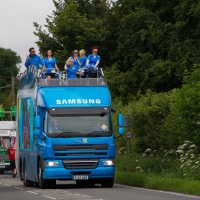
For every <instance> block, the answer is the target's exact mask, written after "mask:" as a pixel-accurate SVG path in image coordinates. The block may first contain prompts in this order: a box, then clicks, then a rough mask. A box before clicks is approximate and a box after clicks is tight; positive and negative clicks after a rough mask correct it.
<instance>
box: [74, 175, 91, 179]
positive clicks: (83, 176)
mask: <svg viewBox="0 0 200 200" xmlns="http://www.w3.org/2000/svg"><path fill="white" fill-rule="evenodd" d="M73 179H74V180H87V179H88V176H87V175H75V176H74V177H73Z"/></svg>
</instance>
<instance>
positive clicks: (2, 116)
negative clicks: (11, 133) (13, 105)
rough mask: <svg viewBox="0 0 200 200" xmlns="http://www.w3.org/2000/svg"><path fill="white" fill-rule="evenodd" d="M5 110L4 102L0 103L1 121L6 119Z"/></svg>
mask: <svg viewBox="0 0 200 200" xmlns="http://www.w3.org/2000/svg"><path fill="white" fill-rule="evenodd" d="M4 116H5V110H4V107H3V104H1V105H0V121H4Z"/></svg>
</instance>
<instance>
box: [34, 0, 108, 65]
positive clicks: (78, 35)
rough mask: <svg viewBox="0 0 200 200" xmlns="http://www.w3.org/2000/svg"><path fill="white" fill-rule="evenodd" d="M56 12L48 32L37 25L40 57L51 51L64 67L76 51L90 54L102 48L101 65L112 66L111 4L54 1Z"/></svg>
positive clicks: (48, 21) (71, 0)
mask: <svg viewBox="0 0 200 200" xmlns="http://www.w3.org/2000/svg"><path fill="white" fill-rule="evenodd" d="M54 5H55V7H56V10H55V11H54V12H53V15H52V16H48V17H47V18H46V22H47V24H46V25H45V26H46V28H47V29H48V32H46V31H44V30H42V27H41V26H40V25H39V24H38V23H36V22H35V23H34V26H35V28H36V31H35V32H34V33H35V35H36V36H38V39H39V40H38V41H37V42H36V43H37V44H38V46H39V49H40V53H41V54H42V55H45V52H46V51H47V50H48V49H52V50H53V51H54V52H55V56H56V58H57V60H58V65H59V66H62V65H64V63H65V61H66V59H67V58H68V57H69V56H71V54H72V51H73V49H83V48H84V49H85V50H86V51H87V53H90V51H91V47H92V46H99V49H100V52H99V53H100V55H101V56H102V57H103V59H102V62H101V64H102V65H105V64H106V65H108V66H109V65H110V57H109V53H108V52H109V51H108V48H107V46H108V44H107V43H109V44H110V45H111V46H112V40H110V38H111V32H110V30H109V27H108V26H109V25H110V23H107V22H109V20H108V19H109V17H108V16H109V4H108V3H107V1H102V0H92V1H89V0H65V1H62V0H58V1H55V0H54Z"/></svg>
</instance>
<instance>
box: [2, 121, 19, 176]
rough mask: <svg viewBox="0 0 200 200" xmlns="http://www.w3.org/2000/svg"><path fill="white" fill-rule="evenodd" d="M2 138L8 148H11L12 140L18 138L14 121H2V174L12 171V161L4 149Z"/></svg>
mask: <svg viewBox="0 0 200 200" xmlns="http://www.w3.org/2000/svg"><path fill="white" fill-rule="evenodd" d="M2 138H3V139H4V144H5V145H6V146H7V147H9V146H10V143H11V141H12V139H15V138H16V130H15V122H14V121H0V174H3V173H4V172H5V171H9V170H10V160H9V157H8V152H7V149H6V148H4V147H3V144H2V141H1V139H2Z"/></svg>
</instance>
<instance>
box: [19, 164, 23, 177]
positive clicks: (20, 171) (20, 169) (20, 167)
mask: <svg viewBox="0 0 200 200" xmlns="http://www.w3.org/2000/svg"><path fill="white" fill-rule="evenodd" d="M19 175H20V180H21V181H23V176H22V162H21V160H20V165H19Z"/></svg>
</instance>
